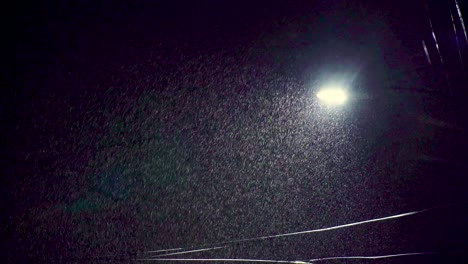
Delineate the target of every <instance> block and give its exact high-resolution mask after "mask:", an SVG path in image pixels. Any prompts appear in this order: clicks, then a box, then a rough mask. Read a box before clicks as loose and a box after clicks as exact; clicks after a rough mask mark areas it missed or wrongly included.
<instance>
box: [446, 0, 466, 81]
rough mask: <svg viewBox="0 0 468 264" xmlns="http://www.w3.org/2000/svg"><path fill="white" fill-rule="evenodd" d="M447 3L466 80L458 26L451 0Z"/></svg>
mask: <svg viewBox="0 0 468 264" xmlns="http://www.w3.org/2000/svg"><path fill="white" fill-rule="evenodd" d="M447 4H448V8H449V11H450V18H451V19H452V25H453V33H454V34H455V40H456V42H457V48H458V56H459V57H460V63H461V66H462V69H463V76H464V77H465V80H466V71H465V64H464V63H463V57H462V54H461V50H460V43H459V41H458V35H457V27H456V26H455V19H453V13H452V7H451V6H450V0H447Z"/></svg>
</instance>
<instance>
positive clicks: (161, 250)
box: [145, 248, 184, 253]
mask: <svg viewBox="0 0 468 264" xmlns="http://www.w3.org/2000/svg"><path fill="white" fill-rule="evenodd" d="M182 249H184V248H171V249H160V250H153V251H145V253H159V252H166V251H177V250H182Z"/></svg>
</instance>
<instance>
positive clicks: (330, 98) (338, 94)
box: [317, 87, 348, 105]
mask: <svg viewBox="0 0 468 264" xmlns="http://www.w3.org/2000/svg"><path fill="white" fill-rule="evenodd" d="M317 97H318V98H319V99H320V100H322V101H324V102H325V103H328V104H333V105H340V104H343V103H345V102H346V100H348V95H347V94H346V91H345V90H344V89H343V88H341V87H325V88H324V89H322V90H320V91H319V92H318V93H317Z"/></svg>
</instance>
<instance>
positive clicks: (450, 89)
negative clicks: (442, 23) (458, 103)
mask: <svg viewBox="0 0 468 264" xmlns="http://www.w3.org/2000/svg"><path fill="white" fill-rule="evenodd" d="M424 6H425V7H426V11H427V16H428V18H429V25H430V26H431V31H432V38H433V39H434V42H435V47H436V50H437V53H438V54H439V59H440V62H441V63H442V67H443V68H444V72H445V79H446V80H447V85H448V89H449V92H450V95H451V96H453V92H452V86H451V85H450V79H449V77H448V73H447V68H446V66H445V63H444V59H443V58H442V53H441V52H440V49H439V43H438V42H437V37H436V35H435V32H434V28H433V27H432V20H431V12H430V11H429V6H428V5H427V3H426V2H424Z"/></svg>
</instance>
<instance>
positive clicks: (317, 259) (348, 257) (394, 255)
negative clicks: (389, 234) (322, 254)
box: [309, 252, 436, 262]
mask: <svg viewBox="0 0 468 264" xmlns="http://www.w3.org/2000/svg"><path fill="white" fill-rule="evenodd" d="M435 253H436V252H415V253H402V254H392V255H381V256H343V257H326V258H315V259H311V260H309V262H318V261H325V260H337V259H383V258H396V257H407V256H416V255H428V254H435Z"/></svg>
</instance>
